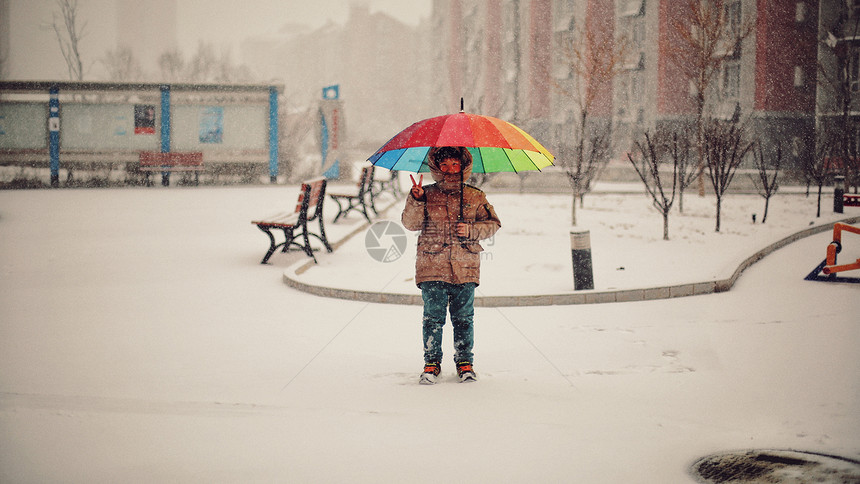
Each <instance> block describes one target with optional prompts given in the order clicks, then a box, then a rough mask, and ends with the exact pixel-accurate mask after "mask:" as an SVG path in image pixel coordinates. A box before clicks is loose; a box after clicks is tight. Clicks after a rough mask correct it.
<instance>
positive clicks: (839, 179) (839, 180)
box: [833, 175, 845, 213]
mask: <svg viewBox="0 0 860 484" xmlns="http://www.w3.org/2000/svg"><path fill="white" fill-rule="evenodd" d="M844 186H845V177H844V176H842V175H837V176H836V178H835V179H834V181H833V213H844V211H845V210H844V208H843V206H844V201H843V200H842V196H843V195H845V189H844Z"/></svg>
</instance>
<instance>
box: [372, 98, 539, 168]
mask: <svg viewBox="0 0 860 484" xmlns="http://www.w3.org/2000/svg"><path fill="white" fill-rule="evenodd" d="M439 146H465V147H466V148H467V149H468V150H469V152H470V153H471V154H472V172H473V173H494V172H503V171H508V172H520V171H529V170H538V171H539V170H541V169H542V168H546V167H547V166H550V165H552V160H553V159H554V157H553V155H552V154H550V152H549V151H547V149H546V148H544V147H543V145H541V144H540V143H538V142H537V141H536V140H535V139H534V138H533V137H531V135H529V134H528V133H526V132H525V131H523V130H522V129H520V128H518V127H517V126H514V125H513V124H511V123H508V122H507V121H502V120H501V119H498V118H493V117H490V116H480V115H478V114H471V113H465V112H463V111H460V112H459V113H456V114H446V115H444V116H437V117H435V118H428V119H425V120H422V121H418V122H417V123H415V124H413V125H412V126H409V127H408V128H406V129H404V130H403V131H401V132H400V133H398V134H397V135H395V136H394V137H393V138H391V139H390V140H389V141H388V142H387V143H385V144H384V145H383V146H382V148H379V150H377V151H376V153H374V154H373V156H371V157H370V158H368V160H369V161H370V162H371V163H373V164H374V165H375V166H380V167H382V168H388V169H389V170H397V171H411V172H417V173H423V172H429V171H430V167H429V166H428V165H427V161H428V160H427V154H428V152H429V151H430V148H433V147H439Z"/></svg>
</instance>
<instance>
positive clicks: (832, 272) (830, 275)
mask: <svg viewBox="0 0 860 484" xmlns="http://www.w3.org/2000/svg"><path fill="white" fill-rule="evenodd" d="M843 231H845V232H851V233H854V234H860V227H854V226H853V225H848V224H844V223H841V222H836V223H835V224H833V241H832V242H830V244H829V245H828V246H827V258H826V259H824V260H823V261H822V262H821V264H819V265H818V267H816V268H815V270H813V271H812V272H810V273H809V275H808V276H806V277H805V279H806V280H807V281H823V282H853V283H860V278H857V277H837V276H836V273H838V272H845V271H851V270H855V269H860V259H857V260H856V261H854V262H852V263H849V264H837V263H836V255H837V254H839V253H840V252H842V232H843ZM821 273H823V274H824V276H822V275H820V274H821Z"/></svg>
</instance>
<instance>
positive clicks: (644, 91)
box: [432, 0, 860, 167]
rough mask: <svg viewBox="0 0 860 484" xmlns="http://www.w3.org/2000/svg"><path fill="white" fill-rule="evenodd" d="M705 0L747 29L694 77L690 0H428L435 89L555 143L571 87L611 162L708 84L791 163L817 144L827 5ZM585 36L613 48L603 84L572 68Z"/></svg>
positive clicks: (572, 105) (560, 139)
mask: <svg viewBox="0 0 860 484" xmlns="http://www.w3.org/2000/svg"><path fill="white" fill-rule="evenodd" d="M704 1H705V2H711V1H712V2H714V3H710V4H709V5H711V6H713V7H714V8H713V10H712V11H713V12H717V13H718V16H719V22H721V25H720V28H722V29H727V30H729V31H730V32H740V31H741V30H743V32H744V34H743V36H742V37H743V40H742V41H741V42H738V43H736V44H731V45H730V44H729V43H727V44H726V45H722V46H720V47H718V48H716V50H714V51H713V52H710V54H709V56H710V57H712V58H713V59H715V60H714V61H712V62H709V63H708V64H709V65H710V66H711V68H710V69H712V72H710V71H709V72H707V75H706V76H705V79H704V83H702V82H698V81H696V79H695V78H696V77H697V73H696V72H695V66H694V67H691V66H690V65H686V64H685V59H688V58H689V52H688V53H686V54H685V53H684V52H681V51H682V50H683V49H685V48H686V47H684V46H685V45H686V44H685V43H684V42H683V38H684V36H688V37H689V36H695V35H697V31H696V29H697V28H699V27H695V26H693V27H691V22H690V21H689V18H690V13H691V8H695V7H694V6H693V5H694V4H695V3H698V2H699V0H615V1H606V0H488V1H487V2H462V1H459V0H436V1H435V2H434V5H435V6H434V11H433V18H432V22H433V23H434V26H435V27H436V29H437V30H439V31H442V32H446V33H447V37H446V38H447V39H448V41H447V44H446V48H445V49H444V50H442V49H439V51H438V52H439V53H438V54H437V55H438V56H439V57H440V59H439V60H438V61H437V63H438V64H439V66H440V67H441V68H444V69H446V72H447V74H448V75H447V76H441V77H445V78H446V79H447V80H448V82H447V83H444V84H443V85H442V87H441V90H442V91H444V93H445V97H446V98H448V99H449V100H454V99H459V97H460V96H463V97H465V98H466V99H475V100H476V102H475V103H469V102H467V103H466V106H467V107H471V109H470V110H472V111H475V112H481V113H482V114H489V115H494V116H500V117H503V118H506V119H508V120H511V121H513V122H515V123H519V124H520V125H522V126H523V127H526V128H527V129H530V130H532V131H534V134H535V135H536V136H537V137H538V139H541V140H542V141H545V144H546V145H547V146H548V147H550V149H551V150H553V149H554V150H555V151H558V152H564V151H565V150H564V148H565V146H564V145H565V143H568V142H569V140H570V135H569V133H570V130H571V129H572V128H571V124H572V123H576V122H577V119H578V117H577V112H578V111H579V110H580V108H581V104H582V103H581V101H579V100H578V99H579V98H578V97H577V96H571V93H577V92H578V93H580V94H579V96H580V97H581V96H582V94H581V93H584V92H585V93H588V95H589V100H590V101H589V105H588V107H589V112H588V116H589V118H588V119H589V122H590V123H596V124H597V125H599V123H601V122H603V123H606V124H608V125H610V126H611V127H612V146H613V158H615V159H620V158H622V157H623V155H624V153H625V152H628V151H630V150H631V147H632V145H633V140H634V139H635V138H636V137H637V136H639V135H641V133H642V132H644V131H645V130H651V131H653V130H656V129H661V128H668V127H672V126H675V125H678V124H684V123H686V124H690V123H692V122H694V120H695V119H696V117H697V116H698V109H699V107H698V104H699V103H698V102H697V94H698V90H699V89H698V88H699V86H705V89H704V91H703V92H704V96H703V99H704V105H703V106H702V109H703V114H704V115H705V116H706V117H714V118H718V119H740V120H744V121H747V123H748V126H750V129H751V130H753V133H755V136H756V137H757V138H758V139H760V140H762V142H763V143H765V144H766V145H768V146H769V147H771V148H773V147H775V146H776V145H777V144H779V145H780V146H781V148H782V152H783V154H784V155H786V158H788V159H787V160H786V162H785V163H786V165H784V166H789V167H797V166H799V164H800V163H801V160H802V158H803V157H804V156H809V155H810V154H811V153H812V150H813V149H814V136H813V132H814V125H815V112H816V86H817V82H816V80H817V79H816V76H817V73H816V71H817V63H818V56H819V55H820V54H819V52H818V51H819V48H818V36H819V34H818V30H819V29H818V23H819V8H821V9H822V10H823V9H824V8H827V3H828V2H827V1H825V0H821V1H822V5H821V6H819V0H796V1H795V0H704ZM845 1H846V0H831V1H830V3H840V2H841V3H843V4H844V3H845ZM852 1H853V0H852ZM858 3H860V2H858ZM583 37H588V39H589V42H591V43H592V44H593V45H596V46H602V47H600V48H602V49H604V50H603V52H604V57H605V56H606V55H620V56H621V58H620V59H617V61H618V62H615V65H614V67H613V73H612V76H611V82H608V83H607V82H600V79H594V78H591V79H587V78H584V77H583V76H584V75H585V76H588V75H592V76H595V75H598V74H593V73H591V74H589V72H590V71H589V69H587V68H585V69H583V68H582V67H581V64H583V63H585V64H587V63H588V62H589V61H588V59H587V56H582V55H581V54H578V55H579V58H578V60H576V59H572V57H571V55H570V47H569V46H570V45H571V43H576V42H579V43H580V45H582V40H581V39H582V38H583ZM843 38H844V35H843ZM574 50H576V49H574ZM579 50H580V51H581V50H582V49H581V48H580V49H579ZM685 56H686V57H685ZM574 57H575V56H574ZM577 62H578V63H579V64H580V66H579V67H578V66H577ZM858 64H860V63H857V64H855V65H858ZM858 72H860V71H858ZM858 78H860V74H858ZM858 85H860V83H858Z"/></svg>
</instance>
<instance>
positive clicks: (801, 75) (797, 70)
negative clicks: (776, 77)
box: [794, 66, 806, 87]
mask: <svg viewBox="0 0 860 484" xmlns="http://www.w3.org/2000/svg"><path fill="white" fill-rule="evenodd" d="M804 86H806V73H805V72H803V67H800V66H794V87H804Z"/></svg>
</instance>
